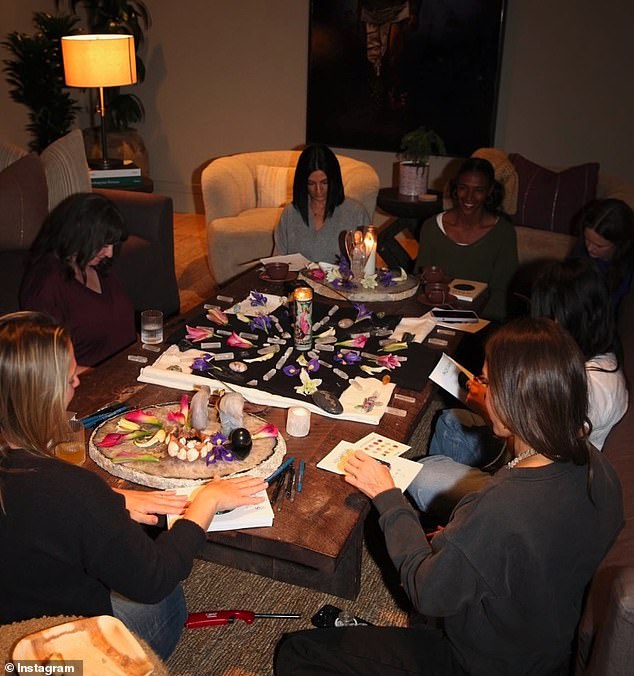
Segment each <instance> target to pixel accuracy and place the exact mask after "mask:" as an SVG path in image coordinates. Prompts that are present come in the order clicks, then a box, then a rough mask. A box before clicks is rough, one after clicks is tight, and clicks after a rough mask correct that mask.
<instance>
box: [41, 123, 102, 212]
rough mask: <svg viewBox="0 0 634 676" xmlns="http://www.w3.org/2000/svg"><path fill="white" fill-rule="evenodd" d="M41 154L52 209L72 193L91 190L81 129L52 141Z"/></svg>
mask: <svg viewBox="0 0 634 676" xmlns="http://www.w3.org/2000/svg"><path fill="white" fill-rule="evenodd" d="M41 157H42V162H43V164H44V172H45V173H46V182H47V183H48V208H49V210H52V209H54V208H55V207H56V206H57V205H58V204H59V203H60V202H61V201H62V200H63V199H64V198H66V197H68V196H69V195H74V194H75V193H78V192H91V190H92V187H91V184H90V170H89V168H88V162H87V160H86V150H85V148H84V137H83V134H82V133H81V131H80V130H79V129H75V130H74V131H71V132H70V133H69V134H66V136H62V137H61V138H58V139H57V141H54V142H53V143H51V145H50V146H48V148H46V149H45V150H43V151H42V155H41Z"/></svg>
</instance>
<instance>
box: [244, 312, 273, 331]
mask: <svg viewBox="0 0 634 676" xmlns="http://www.w3.org/2000/svg"><path fill="white" fill-rule="evenodd" d="M249 328H250V329H251V331H266V333H268V332H269V329H270V328H271V318H270V317H269V316H268V315H258V316H257V317H253V319H252V320H251V321H250V322H249Z"/></svg>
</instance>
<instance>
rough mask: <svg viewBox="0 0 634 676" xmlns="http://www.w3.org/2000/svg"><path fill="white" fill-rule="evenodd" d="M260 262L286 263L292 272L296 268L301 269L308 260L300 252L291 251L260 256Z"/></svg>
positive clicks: (264, 263)
mask: <svg viewBox="0 0 634 676" xmlns="http://www.w3.org/2000/svg"><path fill="white" fill-rule="evenodd" d="M260 263H262V265H266V264H267V263H288V269H289V270H291V271H292V272H297V271H298V270H303V269H304V268H305V267H306V266H307V265H308V264H309V263H310V261H309V260H308V258H306V257H305V256H302V254H300V253H292V254H283V255H279V256H269V257H268V258H260Z"/></svg>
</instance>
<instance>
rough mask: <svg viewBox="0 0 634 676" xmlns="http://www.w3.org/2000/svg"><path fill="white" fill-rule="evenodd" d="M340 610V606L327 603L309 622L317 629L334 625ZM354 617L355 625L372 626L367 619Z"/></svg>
mask: <svg viewBox="0 0 634 676" xmlns="http://www.w3.org/2000/svg"><path fill="white" fill-rule="evenodd" d="M340 612H341V608H337V606H331V605H330V604H329V603H327V604H326V605H325V606H322V607H321V608H320V609H319V610H318V611H317V612H316V613H315V614H314V615H313V616H312V617H311V618H310V621H311V624H312V625H313V626H314V627H318V628H319V629H325V628H327V627H336V626H337V624H336V620H337V617H339V613H340ZM354 619H355V620H356V621H357V625H359V626H363V627H371V626H373V625H372V623H371V622H368V621H367V620H363V619H361V618H360V617H357V616H356V615H355V617H354Z"/></svg>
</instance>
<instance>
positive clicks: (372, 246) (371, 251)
mask: <svg viewBox="0 0 634 676" xmlns="http://www.w3.org/2000/svg"><path fill="white" fill-rule="evenodd" d="M363 244H364V246H365V255H366V261H367V262H366V264H365V269H364V271H363V272H364V274H365V276H366V277H371V276H372V275H373V274H374V273H375V272H376V244H377V242H376V230H375V228H374V226H372V225H368V227H367V229H366V231H365V236H364V237H363Z"/></svg>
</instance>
